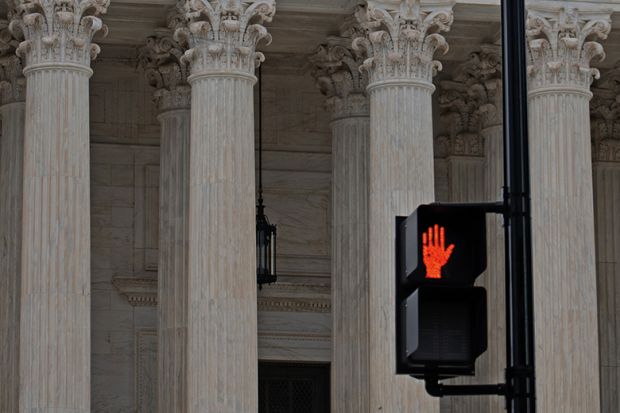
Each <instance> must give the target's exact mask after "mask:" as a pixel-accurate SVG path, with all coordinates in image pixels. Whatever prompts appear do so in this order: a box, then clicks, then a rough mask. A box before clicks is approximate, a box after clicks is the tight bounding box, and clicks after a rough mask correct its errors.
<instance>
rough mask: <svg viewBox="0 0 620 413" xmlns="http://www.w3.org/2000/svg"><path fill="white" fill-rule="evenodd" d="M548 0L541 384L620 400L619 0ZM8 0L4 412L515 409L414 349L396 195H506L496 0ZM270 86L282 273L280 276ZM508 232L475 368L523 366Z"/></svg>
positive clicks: (531, 9) (498, 249) (2, 175)
mask: <svg viewBox="0 0 620 413" xmlns="http://www.w3.org/2000/svg"><path fill="white" fill-rule="evenodd" d="M527 7H528V18H527V37H528V58H529V60H528V77H529V87H530V93H529V108H530V112H529V120H530V139H531V174H532V206H533V217H532V224H533V234H534V248H533V252H534V274H535V285H534V287H535V310H536V315H535V317H536V319H535V322H536V333H537V336H536V362H537V368H538V371H537V373H538V375H537V392H538V400H537V403H538V410H539V411H540V412H575V413H584V412H599V411H600V412H604V413H615V412H618V411H620V396H619V394H620V343H619V340H620V303H618V299H617V297H618V296H619V295H620V282H619V281H617V280H618V277H620V218H619V217H620V215H619V214H618V212H617V210H618V208H619V207H620V2H618V0H607V1H599V0H590V1H588V2H573V1H553V0H549V1H542V0H541V1H538V0H536V1H531V2H529V3H528V6H527ZM0 15H1V16H3V17H4V20H3V21H2V22H0V92H1V93H0V98H1V106H0V118H1V122H2V134H1V137H0V412H1V413H17V412H24V413H25V412H35V411H36V412H40V413H59V412H62V413H69V412H71V413H86V412H93V413H112V412H114V413H129V412H139V413H143V412H149V413H151V412H157V411H159V412H161V413H185V412H188V413H198V412H200V413H205V412H209V413H211V412H213V413H252V412H258V411H260V412H263V411H264V412H269V411H286V412H288V411H294V410H295V411H298V412H303V411H312V412H316V411H319V412H324V411H328V410H327V407H325V406H327V405H330V408H329V410H330V411H332V412H335V413H349V412H351V413H352V412H355V413H358V412H367V413H370V412H385V413H404V412H424V413H432V412H437V413H439V412H441V413H460V412H472V413H473V412H489V413H492V412H493V413H494V412H501V411H503V407H504V406H503V402H502V400H501V399H499V398H494V397H484V398H482V397H473V398H468V399H465V398H451V399H442V400H441V401H439V400H438V399H434V398H431V397H429V396H428V395H426V393H425V391H424V387H423V385H422V383H421V382H419V381H416V380H414V379H411V378H407V377H397V376H395V375H394V372H393V365H394V362H393V360H394V346H393V340H394V337H393V336H394V320H393V307H394V291H393V283H392V280H393V277H394V274H393V268H394V261H393V260H394V251H393V240H394V228H393V219H394V216H396V215H408V214H409V213H411V212H412V211H413V210H414V209H415V208H416V206H417V205H419V204H421V203H428V202H432V201H435V200H437V201H452V202H466V201H481V200H497V199H498V198H499V197H500V196H501V186H502V184H503V176H502V175H503V164H502V162H503V160H502V154H503V151H502V114H503V110H502V99H501V96H502V85H501V76H502V70H501V44H500V13H499V1H498V0H428V1H427V0H367V1H356V0H245V1H242V0H187V1H185V0H178V1H176V0H149V1H146V0H4V1H2V4H1V5H0ZM259 65H260V66H261V68H262V69H261V70H262V83H263V85H262V88H263V101H262V102H259V101H258V96H257V93H255V92H256V87H257V85H256V83H257V77H256V70H257V68H258V66H259ZM259 104H260V105H262V111H263V146H264V154H263V158H264V165H263V166H264V173H263V178H264V186H265V191H264V198H265V203H266V205H267V213H268V215H269V217H270V220H271V221H272V222H274V223H275V224H277V226H278V255H277V266H278V273H279V278H278V282H277V283H276V284H273V285H269V286H265V287H264V288H262V289H260V290H259V289H257V287H256V282H255V281H256V279H255V277H256V274H255V268H254V267H255V246H254V244H255V243H254V239H255V195H256V194H255V177H256V166H257V164H256V162H255V156H256V149H257V146H256V139H257V136H258V133H257V128H258V122H257V116H256V114H257V113H258V107H259ZM487 239H488V244H489V251H488V257H489V263H488V269H487V271H486V273H485V274H484V275H483V276H482V277H481V278H480V284H481V285H483V286H484V287H486V289H487V291H488V296H489V302H488V306H489V327H490V328H489V349H488V351H487V352H486V353H485V354H484V355H483V356H482V357H481V358H480V359H479V361H478V363H477V376H476V377H475V378H473V379H461V382H468V383H472V382H480V383H489V382H498V381H501V380H502V379H503V377H502V376H503V367H504V365H505V360H504V358H505V354H504V341H503V340H504V334H505V323H504V302H503V298H502V297H503V294H504V285H503V265H504V264H503V262H504V257H503V231H502V228H501V222H499V220H497V221H496V220H490V221H489V225H488V234H487ZM304 368H305V369H306V370H305V371H307V372H308V373H307V376H306V377H304V376H303V374H302V375H301V376H299V375H298V376H294V374H293V373H292V372H296V371H298V370H299V371H302V372H303V371H304ZM274 369H275V370H277V371H278V372H279V373H277V374H276V375H272V376H269V372H270V371H275V370H274ZM313 369H314V370H313ZM318 370H321V371H322V372H323V374H326V375H327V377H328V378H327V380H328V381H329V383H330V387H329V388H328V390H327V391H326V392H324V393H325V394H323V396H326V397H327V398H328V399H329V400H330V403H323V404H321V405H320V406H323V407H317V406H319V405H315V406H314V407H313V409H314V410H309V407H308V406H310V404H311V403H319V401H317V400H318V398H316V397H314V398H313V397H312V394H311V395H310V396H308V394H309V393H313V392H315V393H317V392H320V391H322V390H320V389H319V387H318V385H310V386H309V387H304V388H302V387H299V386H302V385H303V383H306V382H308V383H314V382H312V380H311V377H310V376H312V375H313V374H315V373H313V372H314V371H318ZM310 371H312V373H310ZM295 374H297V373H295ZM293 376H294V377H295V379H294V380H289V381H286V380H284V378H286V377H289V378H290V377H293ZM313 377H314V376H313ZM259 383H260V385H259ZM323 383H326V382H325V381H323ZM278 386H280V387H278ZM282 386H284V387H282ZM286 386H288V387H286ZM296 386H297V387H296ZM313 386H314V387H313ZM296 389H297V390H296ZM300 389H301V390H300ZM282 394H286V395H288V396H287V397H289V399H288V401H287V403H288V404H286V407H284V409H285V410H276V407H274V406H272V405H269V404H268V402H266V401H265V400H266V398H271V400H276V397H277V396H279V395H282ZM308 400H311V401H308ZM259 403H260V408H259ZM273 403H275V402H273ZM295 406H297V407H295ZM270 409H271V410H270ZM286 409H288V410H286ZM304 409H306V410H304ZM320 409H324V410H320Z"/></svg>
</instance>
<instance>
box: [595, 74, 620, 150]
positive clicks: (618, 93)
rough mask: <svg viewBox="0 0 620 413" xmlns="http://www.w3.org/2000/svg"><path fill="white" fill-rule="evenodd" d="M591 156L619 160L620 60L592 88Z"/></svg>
mask: <svg viewBox="0 0 620 413" xmlns="http://www.w3.org/2000/svg"><path fill="white" fill-rule="evenodd" d="M592 91H593V93H594V97H593V99H592V101H591V102H590V115H591V127H592V158H593V159H594V160H595V161H602V162H605V161H607V162H620V62H618V63H617V64H616V66H615V67H614V68H613V69H611V70H609V71H607V72H605V73H604V74H603V76H602V78H601V80H600V81H598V82H597V84H596V85H595V87H593V88H592Z"/></svg>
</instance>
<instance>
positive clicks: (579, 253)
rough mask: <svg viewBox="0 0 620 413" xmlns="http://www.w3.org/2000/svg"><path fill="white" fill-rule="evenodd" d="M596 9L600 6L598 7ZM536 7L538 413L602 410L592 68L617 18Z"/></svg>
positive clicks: (532, 108) (531, 41) (532, 19)
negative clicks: (593, 166) (596, 264)
mask: <svg viewBox="0 0 620 413" xmlns="http://www.w3.org/2000/svg"><path fill="white" fill-rule="evenodd" d="M592 7H594V6H592ZM594 10H595V9H590V10H586V9H577V8H566V7H564V6H562V5H552V4H551V3H549V4H531V5H530V6H529V7H528V18H527V36H528V49H529V59H530V61H529V66H528V74H529V89H530V90H529V121H530V165H531V166H530V170H531V191H532V192H531V205H532V237H533V246H532V250H533V251H532V252H533V271H534V285H533V290H534V311H535V314H534V318H535V320H534V322H535V329H536V330H535V331H536V355H535V356H536V373H537V377H536V379H537V406H538V410H539V411H541V412H547V411H573V412H586V411H588V412H597V411H600V385H599V383H600V380H599V363H598V360H599V347H598V344H599V341H598V328H597V292H596V268H595V238H594V211H593V189H592V158H591V153H592V151H591V143H590V111H589V101H590V98H591V97H592V93H591V92H590V84H591V82H592V78H593V76H595V75H597V74H598V71H597V70H596V69H591V67H590V61H591V60H592V59H596V58H603V57H604V52H603V47H602V46H601V45H600V44H599V43H597V42H596V41H595V40H596V39H605V38H606V37H607V34H608V33H609V31H610V29H611V24H610V13H609V12H597V11H594Z"/></svg>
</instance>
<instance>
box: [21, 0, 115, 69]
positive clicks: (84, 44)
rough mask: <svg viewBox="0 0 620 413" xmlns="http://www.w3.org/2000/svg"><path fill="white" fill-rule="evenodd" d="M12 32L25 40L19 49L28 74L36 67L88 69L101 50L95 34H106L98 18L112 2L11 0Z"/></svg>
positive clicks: (105, 0) (91, 0)
mask: <svg viewBox="0 0 620 413" xmlns="http://www.w3.org/2000/svg"><path fill="white" fill-rule="evenodd" d="M11 1H12V3H13V4H12V6H13V7H12V12H11V13H10V14H11V23H10V26H9V28H10V30H11V31H12V32H13V33H14V34H15V35H16V36H18V37H20V36H23V37H24V38H25V40H24V41H23V42H21V43H20V45H19V47H18V48H17V55H18V56H20V57H22V58H23V59H24V61H25V62H24V63H25V66H26V69H25V70H26V71H28V70H30V69H31V68H35V67H36V66H49V65H63V66H71V65H76V66H78V67H79V66H82V67H86V68H89V69H88V70H90V61H91V60H92V59H95V58H96V57H97V55H98V54H99V52H100V51H101V49H100V47H99V46H98V45H97V44H95V43H92V39H93V36H94V35H95V33H97V32H99V31H102V32H103V33H104V35H105V34H107V26H105V25H104V24H103V22H102V21H101V19H100V18H99V17H98V16H99V15H101V14H104V13H106V12H107V9H108V5H109V4H110V0H11Z"/></svg>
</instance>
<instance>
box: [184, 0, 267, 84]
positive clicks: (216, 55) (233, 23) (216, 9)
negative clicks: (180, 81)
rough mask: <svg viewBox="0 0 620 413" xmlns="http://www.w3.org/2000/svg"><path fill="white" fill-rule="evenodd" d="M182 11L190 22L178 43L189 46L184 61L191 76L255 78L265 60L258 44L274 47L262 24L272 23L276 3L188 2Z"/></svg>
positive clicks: (247, 0)
mask: <svg viewBox="0 0 620 413" xmlns="http://www.w3.org/2000/svg"><path fill="white" fill-rule="evenodd" d="M180 7H181V9H182V11H183V13H184V15H185V17H186V19H187V21H186V22H185V24H184V25H183V27H179V28H177V30H176V32H175V39H177V41H179V42H181V43H184V42H186V43H187V44H188V46H189V50H187V51H186V52H185V55H184V56H183V59H184V60H186V61H187V62H189V64H190V67H191V73H192V76H204V75H220V74H238V75H242V76H248V75H249V76H253V75H254V70H255V68H256V67H258V66H259V65H260V63H261V62H263V61H264V60H265V56H264V55H263V54H262V53H261V52H257V51H256V46H257V44H258V43H259V42H260V41H261V40H263V39H264V40H265V41H267V43H268V44H269V43H271V35H270V34H269V33H268V32H267V29H266V28H265V26H263V23H265V22H270V21H271V20H272V19H273V16H274V14H275V11H276V6H275V1H274V0H187V1H185V2H184V3H183V4H182V5H181V6H180ZM190 78H191V77H190Z"/></svg>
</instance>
